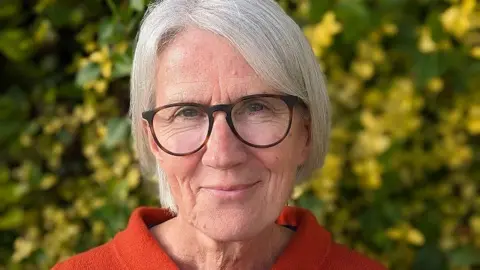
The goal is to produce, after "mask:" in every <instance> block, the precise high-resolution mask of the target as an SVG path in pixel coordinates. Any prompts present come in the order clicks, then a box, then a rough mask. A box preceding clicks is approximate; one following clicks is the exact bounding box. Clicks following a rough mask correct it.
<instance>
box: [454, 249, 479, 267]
mask: <svg viewBox="0 0 480 270" xmlns="http://www.w3.org/2000/svg"><path fill="white" fill-rule="evenodd" d="M449 257H450V260H451V263H452V266H471V265H476V264H480V249H478V248H474V247H471V246H466V247H460V248H458V249H455V250H454V251H452V252H451V253H450V254H449Z"/></svg>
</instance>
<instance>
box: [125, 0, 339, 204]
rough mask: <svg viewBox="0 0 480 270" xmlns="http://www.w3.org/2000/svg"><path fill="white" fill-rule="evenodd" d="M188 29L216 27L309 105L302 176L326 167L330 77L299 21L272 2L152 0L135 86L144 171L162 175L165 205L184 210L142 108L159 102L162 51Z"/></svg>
mask: <svg viewBox="0 0 480 270" xmlns="http://www.w3.org/2000/svg"><path fill="white" fill-rule="evenodd" d="M186 27H196V28H200V29H204V30H208V31H211V32H213V33H216V34H218V35H220V36H222V37H224V38H226V39H227V40H229V41H230V42H231V44H232V45H233V46H234V47H235V48H236V49H237V50H238V51H239V52H240V53H241V54H242V55H243V57H244V58H245V60H246V61H247V62H248V63H249V64H250V66H251V67H252V68H253V69H254V70H255V72H256V73H257V74H258V75H259V76H260V77H261V78H262V79H263V80H264V81H265V82H266V83H268V84H269V85H271V86H272V87H274V88H275V89H277V90H279V91H282V92H284V93H285V94H291V95H295V96H298V97H300V98H301V99H302V100H303V101H304V102H305V103H306V104H307V105H308V107H309V112H310V119H311V144H312V149H311V152H310V156H309V157H308V159H307V160H306V162H305V163H304V164H303V165H302V166H301V167H300V168H299V169H298V173H297V181H298V182H300V181H302V180H304V179H306V178H308V177H309V176H310V175H311V173H312V172H313V170H315V169H316V168H319V167H322V166H323V161H324V159H325V156H326V153H327V149H328V140H329V133H330V108H329V100H328V96H327V91H326V87H325V80H324V78H323V74H322V72H321V71H320V67H319V65H318V63H317V61H316V58H315V55H314V54H313V52H312V49H311V47H310V44H309V43H308V41H307V39H306V38H305V36H304V35H303V32H302V30H301V29H300V28H299V27H298V25H297V24H296V23H295V22H294V21H293V20H292V19H291V18H290V17H289V16H288V15H287V14H286V13H285V12H284V11H283V10H282V9H281V7H280V6H279V5H278V4H277V3H275V2H274V1H273V0H163V1H155V2H154V3H151V4H150V5H149V7H148V9H147V11H146V14H145V16H144V18H143V21H142V23H141V27H140V30H139V33H138V36H137V40H136V48H135V54H134V59H133V66H132V74H131V81H130V83H131V91H130V115H131V118H132V134H133V138H134V146H135V150H136V151H137V154H138V157H139V160H140V164H141V166H142V169H143V172H144V173H146V174H147V175H157V177H158V185H159V192H160V194H159V196H160V203H161V205H162V206H163V207H167V208H170V209H171V210H172V211H173V212H176V211H177V209H176V208H177V207H176V204H175V202H174V200H173V196H172V194H171V191H170V187H169V184H168V181H167V179H166V176H165V173H164V172H163V170H162V169H161V168H160V167H159V166H158V163H157V161H156V160H155V157H154V156H153V154H152V153H151V151H150V149H149V145H148V136H147V134H146V133H145V130H144V129H143V128H142V117H141V114H142V112H143V111H146V110H150V109H153V108H154V107H155V76H156V62H157V58H158V55H159V54H160V53H161V52H162V49H163V48H165V47H166V46H167V45H168V43H169V42H170V41H172V40H173V39H174V38H175V36H176V34H178V33H180V32H181V31H183V30H184V29H186Z"/></svg>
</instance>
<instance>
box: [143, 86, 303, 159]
mask: <svg viewBox="0 0 480 270" xmlns="http://www.w3.org/2000/svg"><path fill="white" fill-rule="evenodd" d="M258 97H271V98H278V99H280V100H282V101H283V102H285V104H286V105H287V106H288V109H289V113H290V115H289V117H290V118H289V121H288V128H287V130H286V132H285V134H283V136H282V138H281V139H279V140H278V141H277V142H275V143H271V144H268V145H256V144H252V143H249V142H248V141H246V140H244V139H243V138H242V137H241V136H240V135H239V134H238V132H237V130H236V129H235V125H234V124H233V120H232V109H233V107H235V105H237V104H238V103H240V102H243V101H245V100H248V99H253V98H258ZM299 102H302V100H301V99H300V98H299V97H297V96H292V95H275V94H256V95H248V96H244V97H242V98H240V99H239V100H237V101H236V102H234V103H230V104H217V105H213V106H207V105H204V104H199V103H193V102H181V103H172V104H168V105H164V106H161V107H158V108H155V109H153V110H149V111H145V112H143V113H142V118H143V119H144V120H145V121H147V123H148V126H149V129H150V133H151V134H152V137H153V140H154V141H155V143H156V144H157V146H158V147H160V149H162V150H163V151H164V152H166V153H168V154H170V155H173V156H187V155H191V154H193V153H195V152H198V151H199V150H200V149H202V148H203V147H204V146H205V144H206V143H207V142H208V139H209V138H210V135H211V133H212V130H213V124H214V120H215V118H214V115H213V114H214V113H215V112H219V111H221V112H225V118H226V120H227V124H228V126H229V127H230V130H231V131H232V132H233V134H234V135H235V137H237V139H239V140H240V141H241V142H243V143H244V144H246V145H248V146H251V147H255V148H269V147H272V146H275V145H277V144H279V143H281V142H282V141H283V140H284V139H285V138H286V137H287V135H288V133H289V132H290V128H291V126H292V119H293V109H294V107H295V105H296V104H297V103H299ZM302 103H303V102H302ZM174 106H196V107H198V108H201V109H202V110H203V111H204V112H205V113H207V115H208V132H207V136H206V137H205V140H204V141H203V143H202V144H201V145H200V146H199V147H198V148H196V149H195V150H193V151H190V152H188V153H183V154H178V153H174V152H171V151H169V150H168V149H166V148H165V147H163V146H162V144H161V143H160V142H159V141H158V139H157V136H156V135H155V131H154V127H153V119H154V117H155V114H156V113H157V112H158V111H160V110H162V109H165V108H169V107H174Z"/></svg>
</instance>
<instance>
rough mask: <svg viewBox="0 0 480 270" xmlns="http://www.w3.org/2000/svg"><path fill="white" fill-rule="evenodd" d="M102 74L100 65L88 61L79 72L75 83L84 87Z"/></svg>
mask: <svg viewBox="0 0 480 270" xmlns="http://www.w3.org/2000/svg"><path fill="white" fill-rule="evenodd" d="M99 76H100V67H99V66H98V65H97V64H95V63H88V64H87V65H86V66H84V67H83V68H82V69H80V70H79V71H78V72H77V77H76V78H75V84H76V85H77V86H78V87H82V86H83V85H84V84H85V83H87V82H92V81H94V80H96V79H97V78H98V77H99Z"/></svg>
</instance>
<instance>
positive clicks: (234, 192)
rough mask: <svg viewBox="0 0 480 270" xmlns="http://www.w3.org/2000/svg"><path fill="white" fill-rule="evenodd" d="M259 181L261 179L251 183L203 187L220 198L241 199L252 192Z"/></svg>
mask: <svg viewBox="0 0 480 270" xmlns="http://www.w3.org/2000/svg"><path fill="white" fill-rule="evenodd" d="M258 183H260V181H257V182H254V183H251V184H240V185H219V186H206V187H203V188H202V189H205V190H206V191H208V192H209V193H210V194H211V195H213V196H215V197H217V198H220V199H230V200H231V199H241V198H244V197H245V196H247V195H249V194H252V192H251V191H252V190H253V188H254V187H255V186H257V184H258Z"/></svg>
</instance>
